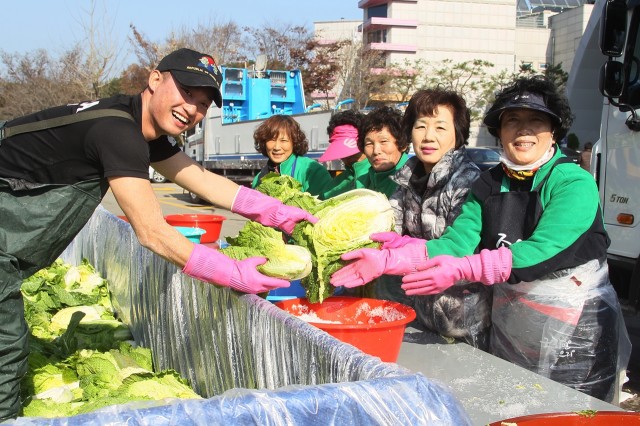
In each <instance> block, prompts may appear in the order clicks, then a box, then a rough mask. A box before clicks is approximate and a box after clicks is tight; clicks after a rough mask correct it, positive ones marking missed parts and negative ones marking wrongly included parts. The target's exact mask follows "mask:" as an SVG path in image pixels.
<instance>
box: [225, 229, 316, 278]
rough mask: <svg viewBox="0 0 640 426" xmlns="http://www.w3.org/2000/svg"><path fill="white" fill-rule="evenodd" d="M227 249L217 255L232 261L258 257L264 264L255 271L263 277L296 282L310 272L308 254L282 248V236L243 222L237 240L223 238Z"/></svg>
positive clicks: (300, 248) (296, 248)
mask: <svg viewBox="0 0 640 426" xmlns="http://www.w3.org/2000/svg"><path fill="white" fill-rule="evenodd" d="M226 240H227V242H228V243H229V244H230V246H229V247H226V248H223V249H221V250H220V251H221V252H222V253H224V254H225V255H227V256H229V257H231V258H232V259H237V260H242V259H246V258H248V257H255V256H262V257H266V258H267V262H266V263H265V264H263V265H260V266H258V267H257V269H258V271H260V272H261V273H262V274H264V275H268V276H270V277H276V278H282V279H286V280H299V279H301V278H304V277H306V276H307V275H309V273H310V272H311V267H312V264H311V253H309V250H307V249H306V248H304V247H300V246H295V245H291V244H285V242H284V239H283V234H282V233H281V232H280V231H277V230H275V229H273V228H269V227H266V226H263V225H261V224H259V223H257V222H253V221H249V222H246V223H245V225H244V227H243V228H242V229H241V230H240V232H239V233H238V236H237V237H227V238H226Z"/></svg>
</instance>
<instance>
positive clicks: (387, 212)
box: [223, 174, 394, 302]
mask: <svg viewBox="0 0 640 426" xmlns="http://www.w3.org/2000/svg"><path fill="white" fill-rule="evenodd" d="M301 188H302V186H301V185H300V183H299V182H297V181H296V180H295V179H293V178H291V177H289V176H281V175H277V174H269V175H266V176H265V177H264V178H263V179H262V183H261V184H260V186H258V188H257V189H258V190H259V191H261V192H263V193H266V194H268V195H270V196H272V197H275V198H278V199H279V200H280V201H282V202H283V203H284V204H286V205H289V206H295V207H299V208H302V209H304V210H306V211H308V212H309V213H310V214H312V215H313V216H315V217H316V218H318V222H317V223H315V224H311V223H309V222H301V223H298V224H297V225H296V227H295V228H294V230H293V233H292V234H291V238H292V240H293V242H294V243H295V246H299V247H302V248H305V249H306V250H307V251H308V253H309V254H310V257H311V265H312V266H313V269H311V271H310V273H309V274H308V275H306V276H305V277H304V278H303V279H302V285H303V286H304V287H305V289H306V295H307V298H308V299H309V300H310V301H311V302H321V301H323V300H324V299H326V298H327V297H329V296H331V295H332V294H333V291H334V287H333V286H332V285H331V284H330V282H329V280H330V277H331V274H333V273H334V272H335V271H337V270H339V269H340V268H342V267H343V266H344V265H345V263H346V262H345V261H344V260H342V259H341V258H340V257H341V256H342V255H343V254H344V253H346V252H350V251H353V250H356V249H360V248H377V247H378V243H376V242H374V241H372V240H371V239H370V238H369V236H370V235H371V234H373V233H376V232H385V231H390V230H391V229H392V228H393V225H394V220H393V211H392V209H391V205H390V204H389V201H388V200H387V197H386V196H385V195H384V194H381V193H379V192H374V191H370V190H368V189H356V190H353V191H349V192H346V193H343V194H340V195H338V196H336V197H334V198H331V199H328V200H326V201H319V200H318V199H317V198H316V197H313V196H311V195H310V194H308V193H305V192H302V190H301ZM251 223H252V222H248V223H247V225H245V226H246V227H249V226H254V225H256V224H255V223H254V224H253V225H250V224H251ZM267 229H268V228H267ZM243 231H244V229H243V230H242V231H241V234H242V233H243ZM272 231H274V232H277V231H275V230H272ZM253 232H254V231H247V234H253ZM280 235H282V234H280ZM259 238H262V239H264V238H265V237H264V236H260V237H259ZM227 241H229V242H230V243H231V245H232V247H230V248H233V246H238V245H239V246H248V245H249V246H251V247H253V248H256V247H257V246H258V245H259V244H258V243H257V242H255V241H254V242H251V243H250V242H248V241H247V240H245V239H243V240H242V241H240V240H239V239H229V238H227ZM286 246H287V247H295V246H291V245H290V244H287V245H286ZM228 250H229V249H224V250H223V252H224V253H225V254H227V255H228V256H230V257H234V258H236V257H235V255H234V254H233V253H231V252H229V251H228ZM264 255H265V256H266V257H268V258H269V262H267V264H265V266H266V265H268V264H269V263H270V262H273V261H276V259H277V258H278V256H277V255H276V253H275V252H274V251H273V250H271V251H267V252H266V254H264ZM280 263H281V264H282V267H283V269H284V268H289V267H291V266H293V265H294V264H295V262H293V261H292V260H291V259H289V260H284V261H282V262H280ZM262 272H263V273H265V274H266V275H269V272H266V271H262ZM289 279H297V278H289Z"/></svg>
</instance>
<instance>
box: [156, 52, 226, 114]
mask: <svg viewBox="0 0 640 426" xmlns="http://www.w3.org/2000/svg"><path fill="white" fill-rule="evenodd" d="M156 69H157V70H158V71H169V72H171V75H172V76H173V78H175V79H176V80H178V82H179V83H180V84H182V85H183V86H187V87H211V88H213V102H215V104H216V106H217V107H218V108H220V107H221V106H222V92H220V85H221V84H222V75H221V74H220V70H219V69H218V66H217V65H216V62H215V61H214V60H213V58H212V57H211V56H210V55H206V54H204V53H200V52H196V51H195V50H191V49H185V48H183V49H178V50H176V51H173V52H171V53H169V54H168V55H167V56H165V57H164V58H162V60H161V61H160V63H159V64H158V66H157V67H156Z"/></svg>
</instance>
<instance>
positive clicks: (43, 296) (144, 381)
mask: <svg viewBox="0 0 640 426" xmlns="http://www.w3.org/2000/svg"><path fill="white" fill-rule="evenodd" d="M21 291H22V295H23V299H24V304H25V319H26V321H27V325H28V326H29V331H30V336H29V343H30V354H29V358H28V372H27V374H26V376H25V377H24V379H23V380H22V383H21V399H22V400H23V401H24V404H23V406H24V410H23V415H24V416H29V417H63V416H65V417H66V416H73V415H76V414H82V413H87V412H90V411H93V410H96V409H98V408H101V407H104V406H107V405H114V404H122V403H128V402H131V401H140V400H160V399H165V398H200V396H199V395H198V394H196V393H195V392H194V391H193V390H192V389H191V388H190V387H189V386H188V384H187V382H186V381H185V380H184V379H183V378H181V377H180V376H179V375H178V373H177V372H175V371H173V370H165V371H161V372H154V369H153V362H152V354H151V351H150V350H149V349H147V348H143V347H136V346H135V344H133V342H132V336H131V333H130V331H129V328H128V327H127V326H126V325H125V324H123V323H122V322H121V321H119V320H118V319H116V318H115V316H114V310H113V306H112V305H111V299H110V294H109V291H108V289H107V281H106V280H104V279H103V278H102V277H101V276H100V275H99V274H98V273H97V272H96V271H95V269H94V268H93V266H92V265H90V264H89V262H88V261H87V260H86V259H85V260H83V261H82V264H81V265H79V266H72V265H69V264H67V263H64V262H63V261H62V260H57V261H55V262H54V263H53V264H52V265H51V266H50V267H48V268H44V269H41V270H40V271H38V272H36V273H35V274H34V275H32V276H31V277H29V278H27V279H26V280H24V281H23V283H22V286H21Z"/></svg>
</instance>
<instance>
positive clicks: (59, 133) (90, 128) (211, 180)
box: [0, 49, 316, 420]
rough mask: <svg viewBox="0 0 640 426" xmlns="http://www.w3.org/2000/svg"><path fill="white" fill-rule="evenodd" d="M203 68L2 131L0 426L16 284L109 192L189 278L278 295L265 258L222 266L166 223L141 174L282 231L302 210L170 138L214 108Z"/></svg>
mask: <svg viewBox="0 0 640 426" xmlns="http://www.w3.org/2000/svg"><path fill="white" fill-rule="evenodd" d="M221 80H222V78H221V76H220V72H219V70H218V67H217V66H216V64H215V62H214V60H213V58H212V57H211V56H209V55H206V54H203V53H199V52H196V51H193V50H190V49H179V50H177V51H175V52H172V53H170V54H169V55H167V56H166V57H165V58H164V59H162V61H160V64H159V65H158V67H157V68H156V69H155V70H153V71H152V72H151V73H150V75H149V80H148V85H147V87H146V88H145V90H144V91H143V92H142V93H140V94H139V95H136V96H123V95H118V96H114V97H112V98H108V99H100V100H97V101H92V102H82V103H79V104H73V105H65V106H60V107H55V108H51V109H47V110H43V111H40V112H37V113H34V114H31V115H28V116H24V117H20V118H17V119H15V120H11V121H9V122H7V123H6V125H5V126H4V127H3V126H2V125H0V218H1V219H0V323H2V327H1V329H0V420H2V419H7V418H11V417H15V416H16V415H18V413H19V411H20V399H19V394H20V391H19V390H20V379H21V377H22V376H23V375H24V374H25V372H26V368H27V353H28V345H27V336H28V330H27V326H26V324H25V321H24V313H23V310H24V305H23V302H22V296H21V294H20V285H21V283H22V280H23V279H24V278H27V277H28V276H30V275H32V274H33V273H34V272H36V271H38V270H39V269H41V268H43V267H46V266H49V265H50V264H51V263H52V262H53V261H54V260H55V259H56V258H57V257H58V256H59V255H60V254H61V253H62V251H63V250H64V248H65V247H66V246H67V245H68V244H69V242H70V241H71V240H72V239H73V238H74V237H75V235H76V234H77V233H78V232H79V231H80V230H81V229H82V227H83V226H84V225H85V223H86V222H87V220H88V219H89V218H90V217H91V215H92V213H93V211H94V209H95V208H96V207H97V206H98V204H99V203H100V201H101V200H102V197H103V196H104V195H105V193H106V192H107V190H108V189H109V188H111V190H112V192H113V194H114V196H115V198H116V200H117V201H118V204H119V205H120V207H121V208H122V211H123V212H124V213H125V215H126V216H127V218H128V220H129V222H130V223H131V226H132V227H133V229H134V231H135V233H136V235H137V237H138V240H139V242H140V244H142V245H143V246H145V247H147V248H148V249H150V250H152V251H153V252H155V253H156V254H158V255H159V256H161V257H163V258H165V259H167V260H169V261H171V262H173V263H175V264H176V265H178V266H180V267H182V268H183V272H185V273H186V274H188V275H191V276H193V277H195V278H198V279H201V280H203V281H206V282H210V283H214V284H217V285H221V286H226V287H231V288H233V289H236V290H239V291H242V292H245V293H260V292H264V291H268V290H270V289H273V288H276V287H286V286H288V285H289V282H288V281H285V280H280V279H275V278H271V277H267V276H264V275H262V274H260V273H259V272H258V271H257V270H256V266H258V265H260V264H263V263H264V262H265V261H266V259H265V258H249V259H246V260H243V261H235V260H232V259H230V258H228V257H226V256H225V255H223V254H221V253H219V252H218V251H216V250H214V249H211V248H209V247H206V246H204V245H200V244H193V243H192V242H190V241H189V240H187V239H186V238H185V237H184V236H182V235H181V234H180V233H179V232H178V231H177V230H176V229H175V228H173V227H172V226H170V225H168V224H167V223H166V221H165V220H164V217H163V215H162V210H161V208H160V205H159V203H158V201H157V199H156V196H155V194H154V192H153V189H152V187H151V184H150V182H149V179H148V170H149V166H150V165H153V168H154V169H156V170H157V171H158V172H160V173H162V174H163V175H164V176H166V177H167V178H169V179H170V180H171V181H173V182H175V183H177V184H178V185H180V186H182V187H183V188H186V189H187V190H189V191H191V192H194V193H196V194H198V195H199V196H201V197H202V198H204V199H206V200H208V201H210V202H212V203H214V204H217V205H219V206H220V207H223V208H227V209H231V210H232V211H233V212H235V213H238V214H241V215H243V216H245V217H247V218H249V219H251V220H255V221H258V222H260V223H262V224H263V225H266V226H272V227H277V228H279V229H281V230H283V231H285V232H287V233H291V232H292V231H293V227H294V226H295V224H296V223H297V222H299V221H301V220H308V221H311V222H315V221H316V218H314V217H313V216H311V215H309V214H308V213H307V212H305V211H303V210H301V209H298V208H294V207H288V206H285V205H283V204H282V203H281V202H280V201H278V200H276V199H274V198H271V197H267V196H266V195H263V194H261V193H259V192H257V191H254V190H252V189H248V188H245V187H239V186H238V185H236V184H235V183H233V182H231V181H230V180H228V179H226V178H224V177H222V176H218V175H216V174H213V173H211V172H209V171H207V170H205V169H204V168H203V167H202V166H201V165H199V164H197V163H196V162H194V161H193V160H192V159H190V158H189V157H188V156H187V155H186V154H184V153H183V152H182V151H181V150H180V149H179V147H178V146H177V144H176V141H175V139H174V138H173V137H175V136H177V135H179V134H181V133H182V132H185V131H187V130H189V129H191V128H193V127H194V126H195V125H196V124H197V123H199V122H200V121H201V120H202V119H203V118H204V116H205V114H206V112H207V109H208V108H209V107H210V106H211V103H212V102H213V103H215V105H216V106H217V107H220V106H221V105H222V94H221V92H220V84H221Z"/></svg>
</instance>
